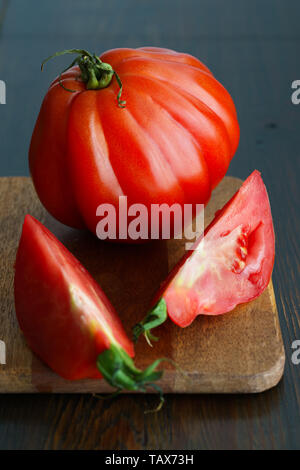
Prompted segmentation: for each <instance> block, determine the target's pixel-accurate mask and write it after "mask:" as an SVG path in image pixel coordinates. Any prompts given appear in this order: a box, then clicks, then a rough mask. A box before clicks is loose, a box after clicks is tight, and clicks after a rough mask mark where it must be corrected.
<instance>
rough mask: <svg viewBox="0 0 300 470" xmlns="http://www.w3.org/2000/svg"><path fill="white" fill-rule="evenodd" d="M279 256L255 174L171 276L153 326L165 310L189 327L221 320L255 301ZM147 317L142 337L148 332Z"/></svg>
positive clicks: (141, 327)
mask: <svg viewBox="0 0 300 470" xmlns="http://www.w3.org/2000/svg"><path fill="white" fill-rule="evenodd" d="M274 253H275V239H274V230H273V223H272V215H271V209H270V203H269V198H268V194H267V191H266V188H265V185H264V183H263V180H262V178H261V176H260V173H259V172H258V171H257V170H255V171H254V172H253V173H252V174H251V175H250V176H249V177H248V178H247V180H246V181H245V182H244V183H243V185H242V186H241V188H240V189H239V191H237V193H236V194H235V195H234V196H233V197H232V199H230V201H229V202H228V203H227V204H226V205H225V206H224V207H223V209H221V210H220V211H219V212H218V213H217V214H216V216H215V218H214V220H213V221H212V223H211V224H210V225H209V226H208V227H207V229H206V230H205V232H204V235H203V236H201V237H200V238H199V239H198V240H197V241H196V243H195V244H194V246H193V248H192V250H191V251H190V252H189V253H188V254H187V255H186V256H184V257H183V259H182V260H181V261H180V262H179V263H178V264H177V265H176V266H175V268H174V269H173V271H172V272H171V273H170V275H169V276H168V278H167V280H166V281H165V283H164V284H163V286H162V287H161V289H160V290H159V293H158V295H157V297H156V299H159V302H158V305H156V307H155V308H154V309H153V310H152V311H151V312H150V313H149V314H148V316H147V317H148V320H149V318H150V319H151V322H152V324H153V321H154V320H155V317H156V326H157V325H158V324H159V323H161V322H162V321H163V318H164V317H166V314H165V313H164V309H166V311H167V314H168V316H169V317H170V318H171V320H173V322H174V323H176V324H177V325H179V326H181V327H186V326H188V325H190V324H191V323H192V322H193V320H194V319H195V317H196V316H197V315H221V314H223V313H226V312H229V311H230V310H233V309H234V308H235V307H236V306H237V305H238V304H241V303H244V302H249V301H250V300H252V299H255V298H256V297H258V296H259V295H260V294H261V293H262V292H263V290H264V289H265V288H266V287H267V285H268V283H269V281H270V278H271V274H272V269H273V264H274ZM155 312H156V313H155ZM159 316H160V317H161V320H159V318H158V317H159ZM147 317H146V319H145V320H144V321H143V322H142V323H141V324H139V326H137V327H136V328H135V332H136V333H137V334H139V333H141V332H142V331H144V332H145V331H147V330H149V328H147V324H148V320H147ZM148 334H149V332H148Z"/></svg>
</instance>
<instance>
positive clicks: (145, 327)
mask: <svg viewBox="0 0 300 470" xmlns="http://www.w3.org/2000/svg"><path fill="white" fill-rule="evenodd" d="M167 317H168V313H167V304H166V301H165V299H164V298H161V299H160V300H159V301H158V302H157V304H156V305H155V306H154V307H153V308H152V310H150V312H148V313H147V315H146V317H145V318H144V319H143V320H142V321H141V322H140V323H137V324H136V325H135V326H134V327H133V330H132V333H133V341H134V342H135V343H136V342H137V340H138V338H139V336H140V335H141V334H142V333H143V334H144V336H145V338H146V340H147V342H148V344H149V345H150V346H152V344H151V341H157V340H158V338H157V337H156V336H154V335H153V334H152V333H151V330H152V329H153V328H156V327H157V326H160V325H162V324H163V323H164V322H165V321H166V319H167Z"/></svg>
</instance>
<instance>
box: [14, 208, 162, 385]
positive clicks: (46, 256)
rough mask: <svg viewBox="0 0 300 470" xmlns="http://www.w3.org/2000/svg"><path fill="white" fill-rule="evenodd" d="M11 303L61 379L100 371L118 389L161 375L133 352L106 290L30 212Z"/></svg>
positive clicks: (27, 334) (35, 347) (25, 330)
mask: <svg viewBox="0 0 300 470" xmlns="http://www.w3.org/2000/svg"><path fill="white" fill-rule="evenodd" d="M14 288H15V308H16V314H17V318H18V321H19V324H20V327H21V329H22V331H23V333H24V335H25V338H26V340H27V342H28V344H29V346H30V348H31V349H32V350H33V351H34V352H35V353H36V354H37V355H38V356H39V357H40V358H41V359H42V360H43V361H44V362H45V363H46V364H48V366H50V367H51V368H52V369H53V370H54V371H55V372H56V373H58V374H59V375H61V376H62V377H64V378H65V379H69V380H75V379H83V378H100V377H101V376H103V377H104V378H105V379H106V380H107V381H108V382H109V383H110V384H111V385H112V386H115V387H116V388H117V389H118V390H121V389H129V390H137V389H138V390H144V387H145V386H146V385H147V384H148V382H149V381H151V382H152V381H153V380H157V379H158V378H160V377H161V374H162V372H161V371H154V369H155V367H156V366H157V365H158V363H159V362H160V361H155V363H153V364H152V365H151V366H149V368H147V369H146V371H140V370H139V369H137V368H136V367H135V366H134V364H133V361H132V359H131V357H132V356H133V355H134V348H133V344H132V342H131V341H130V340H129V339H128V337H127V335H126V333H125V331H124V329H123V326H122V324H121V321H120V319H119V318H118V315H117V313H116V312H115V310H114V308H113V306H112V305H111V304H110V302H109V300H108V299H107V298H106V296H105V294H104V292H103V291H102V289H101V288H100V287H99V285H98V284H97V283H96V282H95V281H94V279H93V278H92V277H91V276H90V274H89V273H88V272H87V271H86V269H85V268H84V267H83V266H82V265H81V264H80V263H79V261H78V260H77V259H76V258H75V257H74V256H73V255H72V254H71V253H70V252H69V251H68V250H67V249H66V248H65V247H64V246H63V245H62V244H61V243H60V242H59V241H58V240H57V239H56V238H55V236H54V235H53V234H52V233H51V232H49V230H47V229H46V227H44V226H43V225H42V224H41V223H40V222H38V221H37V220H35V219H34V218H33V217H32V216H30V215H27V216H26V217H25V221H24V225H23V231H22V235H21V239H20V244H19V248H18V252H17V258H16V263H15V281H14Z"/></svg>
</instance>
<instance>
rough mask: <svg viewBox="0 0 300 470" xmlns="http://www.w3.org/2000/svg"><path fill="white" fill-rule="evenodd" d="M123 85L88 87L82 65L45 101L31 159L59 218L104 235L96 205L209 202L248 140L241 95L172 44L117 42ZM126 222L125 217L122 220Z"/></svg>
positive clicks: (44, 197)
mask: <svg viewBox="0 0 300 470" xmlns="http://www.w3.org/2000/svg"><path fill="white" fill-rule="evenodd" d="M100 58H101V60H102V61H103V62H107V63H109V64H110V65H112V67H113V69H114V70H115V71H116V72H117V73H118V75H119V76H120V78H121V80H122V83H123V95H122V99H124V100H126V107H125V108H123V109H121V108H120V107H118V104H117V100H116V96H117V93H118V85H117V83H116V80H115V79H113V81H112V83H111V84H110V85H109V86H108V87H107V88H104V89H101V90H86V88H85V84H84V83H83V82H81V81H80V80H78V78H79V75H80V71H79V68H78V67H76V66H75V67H73V68H72V69H70V70H68V71H67V72H65V73H63V74H62V83H63V85H64V86H65V87H66V88H68V89H71V90H75V91H76V92H75V93H71V92H68V91H66V90H64V89H63V88H62V87H61V86H60V84H59V80H58V78H57V79H56V80H54V82H53V83H52V85H51V86H50V88H49V90H48V92H47V94H46V96H45V99H44V101H43V104H42V107H41V111H40V114H39V116H38V119H37V122H36V125H35V129H34V132H33V136H32V140H31V145H30V150H29V165H30V171H31V175H32V179H33V182H34V185H35V188H36V191H37V194H38V195H39V197H40V199H41V201H42V203H43V204H44V206H45V207H46V209H47V210H48V211H49V212H50V213H51V214H52V215H53V216H54V217H55V218H57V219H58V220H60V221H61V222H63V223H65V224H66V225H70V226H73V227H77V228H83V227H88V228H89V229H90V230H91V231H92V232H94V233H95V231H96V225H97V222H98V221H99V217H96V208H97V207H98V206H99V205H100V204H102V203H105V204H107V203H110V204H113V205H114V206H115V208H116V211H117V215H118V201H119V196H122V195H126V196H127V197H128V205H132V204H134V203H142V204H144V205H145V206H146V207H147V208H148V209H149V208H150V205H151V203H159V204H162V203H167V204H169V205H172V204H173V203H179V204H180V205H181V206H183V204H188V203H190V204H200V203H204V204H205V203H207V201H208V200H209V198H210V195H211V191H212V189H213V188H214V187H215V186H216V185H217V184H218V183H219V182H220V181H221V179H222V178H223V177H224V175H225V173H226V171H227V169H228V166H229V163H230V161H231V159H232V157H233V155H234V153H235V151H236V148H237V145H238V141H239V125H238V121H237V116H236V110H235V107H234V104H233V101H232V99H231V97H230V95H229V94H228V92H227V91H226V90H225V89H224V87H223V86H222V85H221V84H220V83H219V82H218V81H217V80H216V79H215V78H214V77H213V75H212V73H211V72H210V71H209V70H208V68H207V67H206V66H205V65H204V64H202V63H201V62H200V61H199V60H197V59H196V58H194V57H192V56H190V55H188V54H182V53H177V52H175V51H171V50H169V49H160V48H141V49H114V50H111V51H107V52H105V53H104V54H103V55H102V56H100ZM117 220H118V217H117Z"/></svg>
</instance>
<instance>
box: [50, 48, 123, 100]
mask: <svg viewBox="0 0 300 470" xmlns="http://www.w3.org/2000/svg"><path fill="white" fill-rule="evenodd" d="M65 54H78V55H77V57H75V59H74V60H73V62H72V63H71V64H70V65H69V66H68V67H66V68H65V69H64V70H63V71H62V72H61V73H60V75H59V84H60V86H61V87H62V88H63V89H64V90H66V91H69V92H71V93H75V92H76V90H71V89H69V88H66V87H65V86H64V84H63V82H62V74H63V73H64V72H66V71H67V70H69V69H70V68H72V67H73V66H74V65H78V67H79V68H80V71H81V80H82V81H83V82H84V83H85V84H86V89H87V90H100V89H102V88H106V87H108V86H109V85H110V83H111V81H112V79H113V76H115V78H116V80H117V83H118V85H119V88H120V90H119V93H118V95H117V100H118V106H119V107H120V108H125V105H126V101H124V100H122V99H121V96H122V91H123V85H122V81H121V79H120V77H119V75H118V74H117V72H116V71H115V70H113V68H112V66H111V65H110V64H107V63H105V62H102V61H101V60H100V59H99V57H97V55H96V54H91V53H90V52H88V51H86V50H85V49H66V50H64V51H60V52H56V53H55V54H52V55H51V56H49V57H47V59H45V60H44V61H43V62H42V65H41V70H43V68H44V65H45V63H46V62H48V60H50V59H53V58H54V57H58V56H61V55H65Z"/></svg>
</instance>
